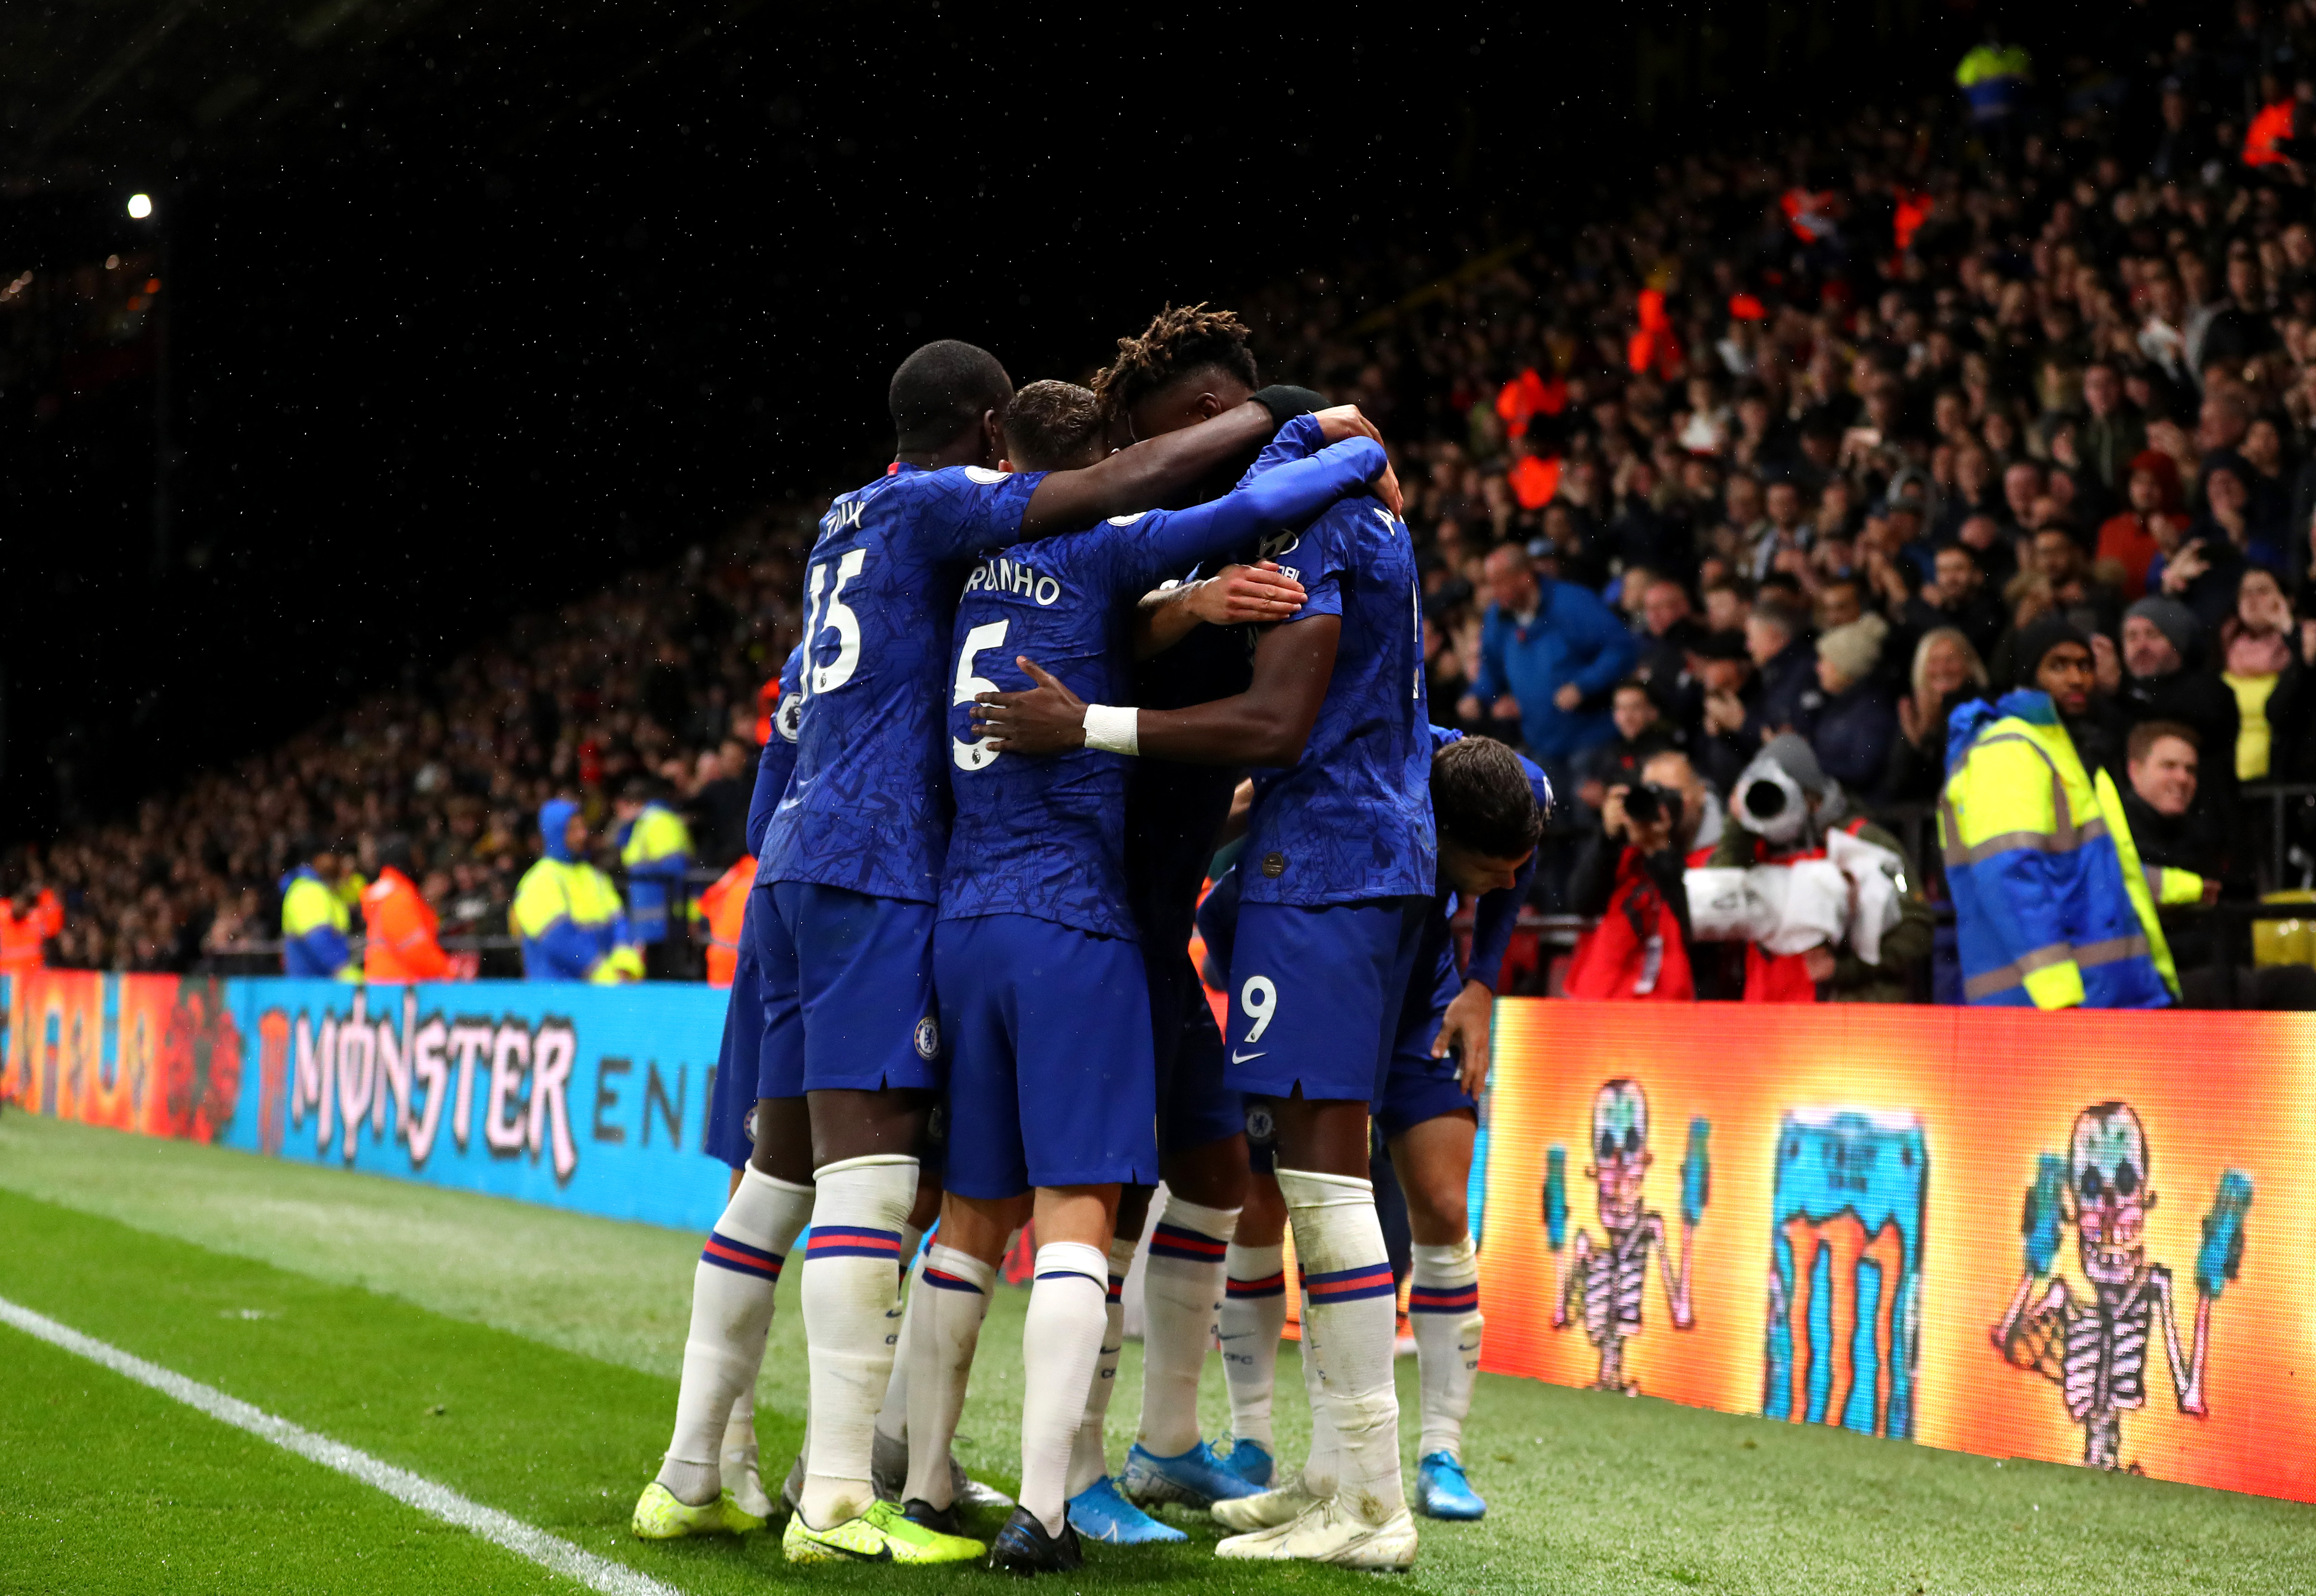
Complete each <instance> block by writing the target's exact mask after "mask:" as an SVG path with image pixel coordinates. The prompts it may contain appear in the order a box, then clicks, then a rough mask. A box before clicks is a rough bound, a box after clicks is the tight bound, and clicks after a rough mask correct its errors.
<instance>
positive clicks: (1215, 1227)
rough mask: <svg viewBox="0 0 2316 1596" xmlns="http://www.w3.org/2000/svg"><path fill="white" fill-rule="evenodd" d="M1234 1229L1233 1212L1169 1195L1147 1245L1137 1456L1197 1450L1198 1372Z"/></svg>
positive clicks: (1167, 1455)
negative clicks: (1139, 1452)
mask: <svg viewBox="0 0 2316 1596" xmlns="http://www.w3.org/2000/svg"><path fill="white" fill-rule="evenodd" d="M1237 1226H1238V1210H1237V1209H1236V1208H1204V1207H1201V1206H1200V1205H1198V1203H1195V1202H1186V1201H1184V1200H1183V1199H1181V1198H1180V1197H1176V1196H1172V1195H1169V1196H1168V1197H1167V1199H1166V1211H1165V1213H1164V1214H1163V1215H1162V1216H1161V1217H1160V1218H1159V1221H1158V1228H1157V1229H1156V1231H1154V1233H1153V1234H1152V1235H1151V1237H1150V1261H1149V1262H1148V1264H1147V1265H1146V1266H1145V1271H1144V1274H1143V1285H1142V1291H1143V1297H1142V1301H1143V1309H1142V1312H1143V1331H1142V1432H1141V1434H1140V1436H1139V1437H1138V1438H1137V1439H1138V1440H1139V1441H1140V1443H1141V1445H1142V1447H1143V1448H1144V1449H1145V1450H1147V1451H1150V1452H1153V1453H1155V1454H1156V1455H1157V1456H1159V1457H1161V1458H1174V1457H1179V1456H1180V1455H1181V1454H1182V1453H1184V1452H1187V1451H1189V1449H1191V1448H1192V1447H1194V1446H1197V1445H1198V1372H1199V1370H1201V1369H1204V1368H1205V1367H1206V1363H1207V1344H1208V1343H1209V1342H1212V1341H1213V1340H1214V1339H1215V1319H1216V1315H1218V1314H1219V1313H1220V1312H1221V1311H1222V1298H1223V1255H1224V1254H1225V1253H1227V1252H1228V1251H1229V1250H1230V1234H1231V1232H1232V1231H1233V1230H1234V1229H1235V1228H1236V1227H1237Z"/></svg>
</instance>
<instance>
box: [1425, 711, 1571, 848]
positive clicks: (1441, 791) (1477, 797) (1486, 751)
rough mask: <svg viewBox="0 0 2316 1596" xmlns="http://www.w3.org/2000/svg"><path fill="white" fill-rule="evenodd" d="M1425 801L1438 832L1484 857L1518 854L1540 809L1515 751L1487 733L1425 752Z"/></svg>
mask: <svg viewBox="0 0 2316 1596" xmlns="http://www.w3.org/2000/svg"><path fill="white" fill-rule="evenodd" d="M1431 807H1432V812H1433V813H1434V814H1435V815H1437V816H1439V830H1440V833H1441V834H1442V835H1444V836H1449V837H1453V838H1454V839H1455V840H1456V842H1458V843H1463V844H1464V846H1465V847H1466V848H1469V849H1470V850H1472V851H1473V852H1474V853H1483V854H1485V855H1487V857H1489V858H1490V859H1522V858H1525V857H1527V854H1528V850H1529V849H1531V848H1533V847H1535V846H1536V842H1537V838H1538V837H1540V836H1542V835H1543V834H1544V811H1543V810H1542V809H1540V808H1538V807H1537V801H1536V789H1534V788H1532V787H1530V786H1529V785H1528V771H1526V770H1524V769H1522V768H1521V765H1520V762H1519V754H1517V753H1513V752H1512V751H1511V750H1510V749H1509V748H1507V747H1505V746H1504V745H1502V744H1501V743H1499V742H1497V741H1496V740H1495V739H1494V738H1493V737H1464V738H1461V739H1459V740H1457V741H1456V742H1453V743H1450V744H1448V745H1447V746H1446V747H1444V748H1441V749H1439V751H1438V752H1437V753H1433V754H1432V756H1431Z"/></svg>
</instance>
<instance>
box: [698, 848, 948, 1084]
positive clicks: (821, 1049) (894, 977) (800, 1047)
mask: <svg viewBox="0 0 2316 1596" xmlns="http://www.w3.org/2000/svg"><path fill="white" fill-rule="evenodd" d="M755 893H756V896H755V897H754V898H753V900H751V901H750V903H749V905H748V915H747V923H748V929H749V932H750V935H751V938H752V940H753V941H754V943H755V949H756V966H757V971H758V978H759V979H760V980H761V981H762V983H763V993H764V999H763V1001H764V1012H765V1021H764V1039H763V1046H762V1049H761V1050H760V1052H759V1056H758V1057H759V1065H758V1068H757V1072H756V1095H757V1096H759V1097H802V1096H803V1095H804V1094H805V1093H806V1092H824V1091H833V1090H841V1089H850V1090H852V1091H857V1092H875V1091H878V1090H880V1089H884V1088H896V1087H916V1088H921V1089H924V1090H928V1091H938V1090H940V1086H941V1083H942V1081H943V1080H944V1079H945V1072H944V1070H943V1068H942V1062H941V1034H940V1015H939V1012H937V1010H936V1009H935V1006H934V1003H933V905H931V904H920V903H914V902H912V901H911V900H909V899H906V898H895V897H870V896H869V895H868V894H866V893H860V892H853V891H851V890H849V889H847V888H845V887H824V886H822V885H820V884H819V883H818V882H815V881H774V882H771V883H769V884H767V885H765V886H761V887H757V888H756V889H755ZM735 985H736V983H735Z"/></svg>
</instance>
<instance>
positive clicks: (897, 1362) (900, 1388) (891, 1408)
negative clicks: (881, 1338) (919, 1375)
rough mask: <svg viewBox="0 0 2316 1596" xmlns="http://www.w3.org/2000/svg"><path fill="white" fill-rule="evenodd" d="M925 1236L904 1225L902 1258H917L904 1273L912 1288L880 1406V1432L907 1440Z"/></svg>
mask: <svg viewBox="0 0 2316 1596" xmlns="http://www.w3.org/2000/svg"><path fill="white" fill-rule="evenodd" d="M924 1239H925V1233H924V1232H923V1231H922V1230H919V1229H918V1228H917V1227H916V1226H913V1225H904V1226H901V1258H902V1260H903V1262H908V1261H909V1260H912V1259H914V1260H915V1262H911V1263H909V1267H908V1271H907V1272H906V1274H905V1275H904V1277H903V1279H905V1280H906V1281H907V1283H908V1288H909V1291H908V1296H907V1297H904V1299H903V1301H902V1304H901V1331H900V1339H899V1340H898V1341H896V1342H894V1343H893V1378H891V1379H889V1380H887V1381H886V1382H885V1402H884V1405H882V1406H881V1407H879V1408H878V1409H877V1434H879V1435H881V1436H883V1437H885V1438H886V1440H907V1438H908V1434H909V1338H910V1337H911V1336H912V1335H913V1334H914V1333H915V1332H914V1331H913V1330H912V1329H911V1328H910V1322H911V1321H912V1320H913V1319H914V1318H915V1317H916V1314H917V1277H918V1276H919V1275H920V1274H922V1273H923V1272H924V1267H925V1261H924V1260H923V1259H922V1258H920V1257H918V1255H917V1247H918V1245H919V1244H921V1243H922V1241H923V1240H924Z"/></svg>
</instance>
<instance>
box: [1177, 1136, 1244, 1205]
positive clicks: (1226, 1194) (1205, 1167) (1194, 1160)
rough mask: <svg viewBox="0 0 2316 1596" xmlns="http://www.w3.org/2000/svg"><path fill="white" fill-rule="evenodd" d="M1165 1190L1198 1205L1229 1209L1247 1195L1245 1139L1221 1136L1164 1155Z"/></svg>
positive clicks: (1242, 1201) (1239, 1203) (1242, 1203)
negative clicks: (1199, 1144) (1203, 1143)
mask: <svg viewBox="0 0 2316 1596" xmlns="http://www.w3.org/2000/svg"><path fill="white" fill-rule="evenodd" d="M1163 1169H1164V1172H1165V1176H1166V1189H1167V1190H1170V1191H1171V1192H1173V1193H1174V1194H1175V1195H1177V1196H1178V1197H1180V1198H1181V1199H1183V1200H1184V1201H1185V1202H1195V1203H1197V1204H1198V1206H1199V1207H1201V1208H1223V1209H1230V1208H1240V1207H1243V1205H1244V1204H1245V1203H1246V1201H1247V1198H1248V1193H1247V1188H1248V1186H1249V1185H1250V1184H1251V1183H1252V1182H1250V1181H1249V1180H1248V1178H1247V1167H1246V1138H1245V1137H1237V1136H1232V1137H1222V1138H1220V1139H1219V1140H1216V1141H1212V1142H1208V1143H1207V1144H1206V1145H1204V1146H1198V1147H1186V1148H1183V1149H1182V1150H1181V1151H1180V1152H1174V1153H1169V1154H1167V1155H1166V1158H1165V1162H1164V1164H1163Z"/></svg>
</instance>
